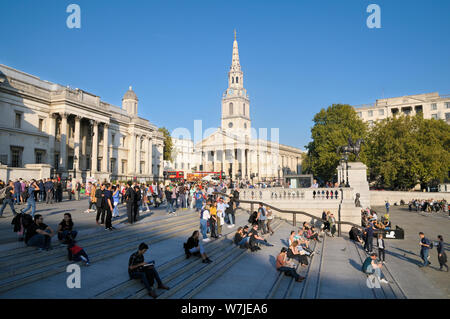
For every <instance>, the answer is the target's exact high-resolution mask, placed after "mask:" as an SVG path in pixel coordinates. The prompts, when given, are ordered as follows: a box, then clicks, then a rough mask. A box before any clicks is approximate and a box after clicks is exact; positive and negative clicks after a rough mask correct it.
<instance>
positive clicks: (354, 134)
mask: <svg viewBox="0 0 450 319" xmlns="http://www.w3.org/2000/svg"><path fill="white" fill-rule="evenodd" d="M366 133H367V124H365V123H364V122H363V121H362V120H361V119H360V118H359V117H358V115H357V114H356V112H355V110H354V109H353V107H352V106H350V105H348V104H333V105H332V106H330V107H328V108H327V109H326V110H325V109H322V110H321V111H320V112H319V113H317V114H316V115H315V116H314V126H313V128H312V129H311V137H312V142H310V143H309V144H308V145H307V146H306V149H307V150H308V152H307V155H306V158H305V159H304V162H303V167H304V170H305V172H309V173H312V174H313V175H314V176H315V177H316V178H318V179H319V180H321V181H331V180H333V179H334V177H335V176H336V174H337V172H336V168H337V166H338V165H339V160H340V155H339V154H338V153H337V149H338V147H340V146H343V145H347V143H348V137H351V138H352V140H353V141H356V140H357V139H358V138H365V136H366ZM354 159H355V158H354V155H350V157H349V161H353V160H354ZM361 160H362V161H364V160H365V158H364V154H362V156H361Z"/></svg>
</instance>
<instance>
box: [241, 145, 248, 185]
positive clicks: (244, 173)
mask: <svg viewBox="0 0 450 319" xmlns="http://www.w3.org/2000/svg"><path fill="white" fill-rule="evenodd" d="M247 176H248V172H247V149H245V148H244V149H243V153H242V178H243V179H246V178H247Z"/></svg>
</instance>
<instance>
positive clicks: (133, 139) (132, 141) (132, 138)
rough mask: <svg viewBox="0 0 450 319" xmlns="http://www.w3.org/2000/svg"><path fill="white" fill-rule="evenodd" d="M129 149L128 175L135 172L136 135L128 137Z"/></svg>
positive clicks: (132, 134)
mask: <svg viewBox="0 0 450 319" xmlns="http://www.w3.org/2000/svg"><path fill="white" fill-rule="evenodd" d="M128 139H129V143H130V144H129V145H128V146H129V148H128V174H134V173H135V172H136V135H135V134H134V132H132V133H131V134H129V135H128Z"/></svg>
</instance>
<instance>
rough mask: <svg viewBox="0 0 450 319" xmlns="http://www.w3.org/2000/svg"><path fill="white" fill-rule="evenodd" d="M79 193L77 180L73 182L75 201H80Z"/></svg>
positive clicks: (79, 188) (79, 185)
mask: <svg viewBox="0 0 450 319" xmlns="http://www.w3.org/2000/svg"><path fill="white" fill-rule="evenodd" d="M80 191H81V184H80V182H79V181H78V180H76V181H75V192H74V193H75V200H80Z"/></svg>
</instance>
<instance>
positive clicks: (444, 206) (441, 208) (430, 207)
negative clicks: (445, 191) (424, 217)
mask: <svg viewBox="0 0 450 319" xmlns="http://www.w3.org/2000/svg"><path fill="white" fill-rule="evenodd" d="M408 208H409V211H412V210H415V211H416V212H419V211H422V212H427V213H431V212H444V213H445V214H449V209H448V203H447V201H446V200H445V199H442V200H435V199H428V200H424V199H413V200H412V201H410V202H409V203H408Z"/></svg>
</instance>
